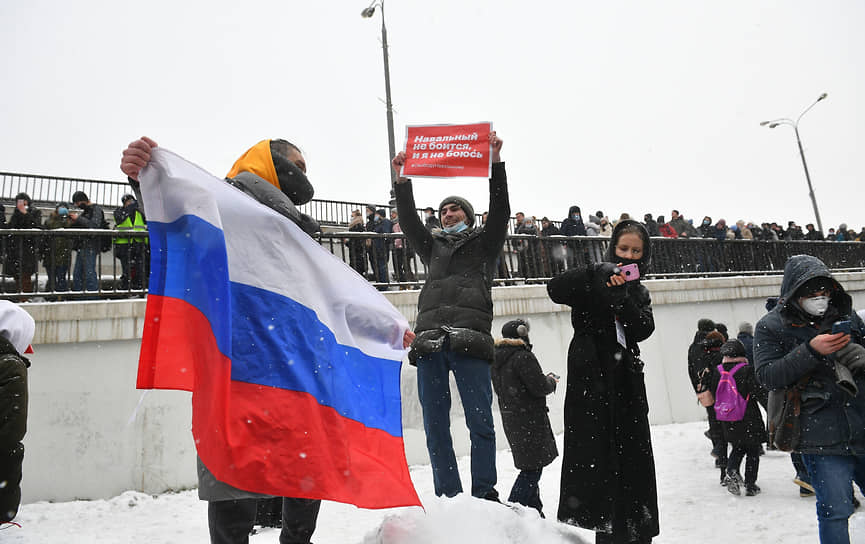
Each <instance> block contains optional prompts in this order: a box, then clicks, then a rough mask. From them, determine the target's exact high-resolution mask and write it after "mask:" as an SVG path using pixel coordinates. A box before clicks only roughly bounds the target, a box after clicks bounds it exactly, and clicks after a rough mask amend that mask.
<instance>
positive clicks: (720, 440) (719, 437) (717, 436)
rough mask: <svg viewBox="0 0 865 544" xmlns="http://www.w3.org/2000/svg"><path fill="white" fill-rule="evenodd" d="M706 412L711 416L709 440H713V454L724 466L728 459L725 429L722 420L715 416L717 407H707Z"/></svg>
mask: <svg viewBox="0 0 865 544" xmlns="http://www.w3.org/2000/svg"><path fill="white" fill-rule="evenodd" d="M706 414H707V415H708V417H709V433H708V436H709V440H711V441H712V455H714V456H715V457H717V458H718V462H719V463H720V464H721V465H722V466H723V464H724V463H726V461H727V441H726V440H724V429H723V428H721V422H720V421H718V418H717V417H715V407H714V406H708V407H706Z"/></svg>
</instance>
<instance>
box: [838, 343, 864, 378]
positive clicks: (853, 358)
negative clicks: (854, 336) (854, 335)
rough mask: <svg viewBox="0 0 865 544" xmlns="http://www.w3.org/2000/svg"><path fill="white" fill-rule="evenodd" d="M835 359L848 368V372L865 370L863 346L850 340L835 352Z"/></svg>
mask: <svg viewBox="0 0 865 544" xmlns="http://www.w3.org/2000/svg"><path fill="white" fill-rule="evenodd" d="M835 361H837V362H838V363H840V364H842V365H844V366H846V367H847V368H849V369H850V372H853V373H857V372H861V371H862V370H865V347H862V345H861V344H857V343H856V342H852V341H851V342H849V343H848V344H847V345H846V346H844V347H843V348H841V349H839V350H838V351H836V352H835Z"/></svg>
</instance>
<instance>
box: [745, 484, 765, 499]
mask: <svg viewBox="0 0 865 544" xmlns="http://www.w3.org/2000/svg"><path fill="white" fill-rule="evenodd" d="M760 491H761V490H760V486H758V485H757V484H754V483H751V484H745V496H746V497H753V496H754V495H756V494H758V493H759V492H760Z"/></svg>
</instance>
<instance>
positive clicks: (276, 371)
mask: <svg viewBox="0 0 865 544" xmlns="http://www.w3.org/2000/svg"><path fill="white" fill-rule="evenodd" d="M156 148H157V144H156V142H154V141H153V140H151V139H149V138H146V137H143V138H141V139H139V140H136V141H134V142H132V143H131V144H130V145H129V146H128V147H127V149H126V150H125V151H124V152H123V158H122V160H121V170H122V171H123V172H124V173H125V174H126V175H127V176H128V177H129V180H130V184H131V185H132V188H133V189H134V190H135V192H136V196H137V197H138V201H139V202H140V203H141V206H142V213H144V208H145V206H146V209H147V212H148V217H149V219H150V221H149V224H150V225H151V244H152V246H153V248H152V259H153V263H152V268H151V273H152V276H151V287H150V294H149V295H148V308H147V310H148V312H147V313H148V316H147V317H146V325H145V331H144V338H143V340H142V353H141V361H140V363H139V365H140V366H139V377H138V387H139V388H162V389H184V390H190V391H192V392H193V425H192V427H193V436H194V438H195V442H196V448H197V451H198V479H199V497H200V498H201V499H203V500H207V501H208V525H209V529H210V537H211V542H212V543H214V544H239V543H247V542H248V537H249V533H250V531H251V529H252V528H253V524H254V521H255V515H256V505H257V503H258V500H259V499H262V498H269V497H273V496H279V495H282V496H283V497H286V495H287V494H288V493H291V495H290V496H292V497H297V498H287V497H286V498H284V499H283V505H282V517H283V525H282V531H281V533H280V538H279V541H280V543H281V544H289V543H308V542H310V539H311V537H312V534H313V531H314V530H315V524H316V519H317V516H318V512H319V507H320V503H321V501H320V499H322V498H325V499H332V500H338V501H341V502H352V503H354V504H357V505H358V506H362V507H367V508H382V507H388V506H392V505H394V504H391V503H390V502H388V501H389V500H392V501H395V502H396V503H397V504H399V505H409V504H419V501H418V500H417V495H416V493H415V492H414V489H413V487H411V482H410V479H409V478H408V471H407V467H405V466H404V463H405V457H404V452H403V451H400V452H399V455H397V456H396V457H397V458H396V459H395V461H396V462H395V463H392V464H390V465H389V464H388V463H387V462H386V461H393V460H394V459H391V458H388V459H384V458H382V457H381V456H379V457H376V455H377V454H378V451H379V450H375V452H374V453H373V454H370V453H369V452H367V451H366V450H364V448H365V447H366V446H367V441H369V442H373V443H374V440H373V439H376V438H379V437H384V438H381V440H385V441H387V440H392V439H395V438H396V439H398V442H393V441H391V442H387V443H388V444H390V445H395V444H397V443H398V444H399V446H400V450H402V448H401V446H402V440H401V436H400V433H401V427H400V426H399V423H396V424H394V423H393V422H388V421H385V422H375V421H373V422H372V423H369V421H371V420H372V419H373V418H372V417H371V416H368V415H367V414H369V413H379V414H380V413H382V412H383V410H381V409H380V407H378V406H376V407H372V408H366V407H365V406H360V407H355V406H351V405H350V404H346V403H351V402H352V401H354V400H355V397H351V396H350V395H345V394H344V391H345V390H346V388H351V389H355V388H356V389H358V390H361V391H362V393H363V394H365V395H366V396H367V397H369V396H371V392H375V393H377V391H373V389H374V388H375V387H377V386H378V384H377V383H374V382H373V381H372V380H368V381H363V380H364V376H365V375H364V374H363V373H362V372H360V371H361V370H363V369H364V366H363V365H368V366H369V367H371V368H375V369H376V370H378V371H379V372H380V373H381V374H382V375H385V374H388V373H391V374H392V373H393V372H394V365H393V364H388V363H393V359H394V358H396V359H398V358H399V357H400V356H399V355H398V354H399V353H401V351H400V350H401V349H404V348H405V347H407V346H408V345H409V344H410V342H411V340H412V339H413V338H414V334H413V333H412V332H411V331H410V330H409V329H408V327H407V323H406V322H405V320H404V318H402V317H401V316H399V315H398V313H397V312H396V310H393V313H390V314H387V316H386V317H384V318H382V319H381V320H379V321H378V322H370V321H366V322H361V323H359V324H358V325H357V326H356V327H355V329H352V328H351V325H345V323H350V322H352V321H357V320H356V319H354V317H355V313H354V312H360V311H361V309H360V308H355V309H352V308H351V305H350V304H348V305H346V304H342V305H341V306H340V304H339V303H334V304H333V306H334V307H337V309H338V308H339V307H342V308H343V309H344V311H343V314H344V315H342V314H341V315H338V316H337V317H342V318H343V325H345V327H347V329H348V330H345V327H344V328H342V329H340V327H339V326H334V325H333V322H334V321H338V319H337V318H335V317H334V316H335V315H337V314H338V311H337V310H333V309H332V311H331V312H330V314H328V315H324V314H326V313H327V310H325V309H324V308H327V307H330V306H331V304H329V303H328V302H324V303H322V302H321V301H320V299H322V298H326V297H327V294H328V293H324V294H322V293H321V291H322V286H326V282H327V281H328V280H329V279H331V281H333V282H334V283H336V282H342V281H343V277H344V276H340V274H343V271H342V268H345V271H346V272H347V273H349V274H350V276H351V277H354V276H356V274H354V273H353V272H351V270H350V269H348V268H347V267H346V266H345V265H344V264H343V263H337V262H336V260H335V259H333V260H331V259H327V258H326V257H327V256H326V255H319V253H317V252H324V251H325V250H323V249H322V248H321V247H320V246H319V245H318V244H317V243H316V242H315V241H313V240H311V239H310V238H309V237H307V236H304V235H303V234H302V233H301V234H300V237H299V238H298V239H294V238H293V236H294V235H293V233H294V232H297V227H300V231H302V232H303V233H306V234H310V235H311V234H312V233H313V232H315V231H317V230H318V225H317V223H316V222H315V221H314V220H313V219H312V218H310V217H308V216H306V215H304V214H302V213H300V212H299V210H297V208H296V206H298V205H301V204H304V203H306V202H308V201H309V200H311V199H312V195H313V187H312V185H311V183H310V182H309V180H308V179H307V177H306V162H305V159H304V157H303V154H302V153H301V152H300V150H299V149H298V148H297V147H296V146H294V145H293V144H291V143H289V142H287V141H285V140H263V141H261V142H259V143H258V144H256V145H255V146H253V147H252V148H250V149H249V150H248V151H247V152H246V153H244V154H243V156H241V157H240V159H238V160H237V162H235V164H234V166H233V167H232V169H231V171H230V172H229V174H228V176H227V177H226V181H227V182H228V184H229V185H230V186H232V187H233V188H232V187H227V186H219V185H220V184H218V183H217V184H215V185H214V184H213V183H212V182H211V179H212V178H211V177H210V176H209V175H208V174H206V173H204V172H203V171H201V170H200V169H197V167H195V166H194V165H191V164H189V163H185V162H182V159H180V158H179V157H176V156H174V155H172V154H170V152H168V151H164V150H159V149H156ZM146 166H150V167H149V168H147V169H146V170H144V172H143V173H142V169H144V168H145V167H146ZM139 175H141V179H140V182H141V183H140V184H139ZM196 177H198V178H201V181H198V185H196ZM208 178H211V179H208ZM190 180H192V181H190ZM234 189H239V190H240V191H239V192H237V191H235V190H234ZM142 192H143V196H142ZM241 193H245V194H246V195H248V196H249V197H252V198H251V199H247V198H245V197H244V195H243V194H241ZM148 199H150V200H148ZM184 199H190V200H195V201H194V202H189V203H185V202H183V200H184ZM261 205H264V206H266V207H267V208H269V209H262V206H261ZM178 210H179V211H178ZM273 212H276V214H274V213H273ZM172 214H173V215H172ZM252 214H256V215H255V216H253V215H252ZM198 215H201V216H202V217H200V218H199V217H198ZM280 216H281V217H280ZM283 218H288V219H290V220H291V223H293V225H292V224H285V223H288V222H286V221H284V219H283ZM200 219H201V220H200ZM178 225H181V226H180V227H178ZM294 225H296V227H295V226H294ZM262 226H263V227H264V230H266V231H267V232H264V231H263V230H261V229H262ZM220 229H221V230H220ZM243 230H255V232H250V233H244V232H242V231H243ZM267 235H272V236H274V237H276V238H279V239H274V240H270V241H265V242H263V244H264V245H262V246H259V247H252V246H253V244H254V243H255V240H257V239H260V238H266V236H267ZM196 236H198V237H199V238H198V239H196ZM289 238H290V239H289ZM214 248H216V249H215V250H214ZM244 251H245V252H246V253H244ZM232 252H234V253H240V256H239V257H238V256H236V255H235V254H234V253H232ZM285 252H290V253H291V254H290V255H286V254H285ZM249 257H255V258H256V259H258V260H257V261H256V262H249V260H250V259H249ZM220 258H221V259H222V260H220ZM184 259H186V260H185V261H184ZM226 259H227V261H226ZM301 261H305V262H301ZM319 261H320V262H319ZM274 263H275V264H274ZM304 265H308V266H310V267H311V268H312V269H311V270H309V272H308V276H309V277H301V276H302V275H303V274H302V273H301V272H300V271H301V270H303V269H302V268H301V267H302V266H304ZM340 265H341V266H340ZM334 267H335V268H334ZM250 268H252V269H254V270H251V271H250ZM330 272H333V274H335V276H337V277H336V278H328V273H330ZM235 274H237V276H239V278H236V277H235ZM333 274H332V275H333ZM183 275H186V276H187V277H188V278H187V279H186V280H182V279H181V280H178V279H177V276H183ZM223 276H224V277H223ZM190 278H191V279H190ZM258 280H261V284H260V285H256V284H255V283H256V281H258ZM184 281H185V283H184ZM358 281H359V282H360V283H361V284H362V286H365V287H366V288H367V289H370V290H371V291H372V292H371V293H369V296H370V297H379V296H380V295H379V294H378V293H377V292H375V291H374V290H373V289H372V288H371V287H369V286H368V284H367V282H365V281H363V280H362V278H360V279H358ZM274 282H275V283H277V284H279V283H281V284H283V285H281V286H280V285H273V283H274ZM293 286H301V290H305V291H310V292H313V291H317V293H316V292H313V293H312V294H310V295H309V298H310V299H314V300H313V303H314V302H316V301H318V306H315V304H313V303H310V302H309V300H306V301H300V302H298V301H297V300H293V299H299V298H302V297H297V296H294V295H291V293H293V292H294V291H292V288H293ZM313 287H316V288H317V289H313ZM219 289H223V291H219ZM355 289H357V287H356V288H355ZM184 291H185V292H186V295H184ZM190 291H192V293H191V294H190ZM273 291H275V292H273ZM333 291H334V292H335V293H337V294H338V293H339V291H340V287H339V286H338V285H335V286H334V287H333ZM213 292H216V293H217V295H216V296H213V295H212V293H213ZM178 293H179V294H178ZM285 293H289V294H288V295H286V294H285ZM184 297H185V298H184ZM208 297H209V298H208ZM316 297H318V298H316ZM345 298H346V297H343V300H344V299H345ZM376 302H378V301H376ZM189 308H191V310H190V309H189ZM178 316H179V318H178ZM202 316H203V319H205V320H206V321H205V325H204V327H205V333H204V334H201V335H199V334H195V333H196V330H195V324H194V323H195V321H196V320H197V319H201V318H202ZM171 318H174V321H171ZM190 323H192V324H190ZM226 323H227V325H226ZM337 325H339V323H337ZM331 328H332V329H334V330H333V331H332V330H330V329H331ZM211 329H212V330H211ZM313 333H314V334H313ZM208 335H210V338H212V339H213V340H212V342H211V344H215V345H211V344H207V343H206V342H203V341H202V340H201V339H200V338H199V336H203V337H207V336H208ZM383 337H384V338H385V341H386V342H382V343H386V344H387V345H386V346H384V347H383V348H381V349H379V350H378V351H379V352H385V353H388V354H390V357H389V358H388V357H386V358H384V359H382V358H376V357H372V356H369V355H367V352H370V351H373V352H375V351H376V349H375V345H376V344H375V343H376V342H381V340H379V339H380V338H383ZM345 338H354V339H355V340H357V342H358V344H361V345H358V346H357V347H353V346H347V345H345V342H344V339H345ZM365 340H370V342H372V344H370V343H366V344H364V341H365ZM370 345H372V346H373V347H372V348H370ZM378 345H380V344H378ZM343 354H344V357H343ZM185 357H188V358H189V359H192V363H191V364H190V361H188V360H186V361H184V360H183V359H184V358H185ZM226 361H227V362H226ZM188 367H192V368H191V370H190V369H189V368H188ZM352 373H354V374H355V375H352ZM395 373H396V386H397V391H396V394H395V396H396V399H395V400H394V399H393V398H392V397H393V396H394V395H393V392H391V397H389V398H388V399H386V401H387V402H388V403H389V404H386V407H387V408H389V410H384V411H385V412H387V413H388V414H390V413H392V412H394V409H393V406H394V404H395V406H396V410H395V411H396V413H397V418H398V414H399V410H398V408H399V391H398V384H399V381H398V375H399V361H398V360H397V361H396V364H395ZM190 374H193V376H190ZM346 375H348V378H347V377H346ZM352 379H357V380H360V382H362V383H360V382H358V383H355V382H352V381H351V380H352ZM346 380H347V381H346ZM392 382H393V379H391V383H392ZM362 386H364V387H366V389H363V388H362ZM334 387H342V389H338V390H333V388H334ZM341 402H342V403H343V404H340V403H341ZM391 417H392V416H391ZM364 418H366V419H364ZM395 426H396V427H397V429H394V427H395ZM336 429H339V431H342V433H344V436H339V437H334V436H333V434H334V431H335V430H336ZM381 429H385V430H387V431H388V434H384V433H382V432H381ZM358 437H361V439H362V440H363V443H362V444H356V443H352V444H350V445H349V444H348V443H347V442H340V440H345V441H351V440H355V441H357V440H358ZM376 445H377V444H376ZM379 447H380V446H379ZM358 451H360V453H358ZM400 460H401V462H402V464H403V466H402V467H400V466H399V464H400V463H399V461H400ZM382 467H384V468H382ZM401 468H404V474H403V473H402V472H400V469H401ZM386 469H391V472H390V473H385V474H384V476H387V477H391V479H392V481H394V482H396V483H398V484H401V485H402V487H401V488H400V489H399V491H400V492H401V493H397V494H396V495H399V496H398V497H397V498H393V499H390V498H383V496H382V495H376V493H375V490H371V489H370V487H368V486H367V487H365V486H366V484H368V483H374V482H370V480H373V479H374V478H375V477H377V476H379V474H378V473H376V471H381V470H386ZM391 494H392V495H394V492H393V490H391Z"/></svg>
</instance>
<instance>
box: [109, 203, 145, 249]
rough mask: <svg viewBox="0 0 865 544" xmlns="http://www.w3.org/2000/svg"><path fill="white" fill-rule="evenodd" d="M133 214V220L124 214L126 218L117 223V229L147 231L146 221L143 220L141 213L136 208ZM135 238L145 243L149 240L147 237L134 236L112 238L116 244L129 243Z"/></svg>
mask: <svg viewBox="0 0 865 544" xmlns="http://www.w3.org/2000/svg"><path fill="white" fill-rule="evenodd" d="M133 215H134V216H135V220H134V221H133V220H132V218H131V217H129V216H126V219H124V220H123V222H122V223H120V224H118V225H117V230H131V231H138V232H147V223H145V222H144V216H143V215H141V212H139V211H138V210H136V211H135V213H134V214H133ZM133 240H135V241H136V242H144V243H145V244H149V243H150V240H149V239H148V238H147V237H141V236H136V237H135V238H120V237H117V238H115V239H114V243H115V244H116V245H121V244H129V243H132V241H133Z"/></svg>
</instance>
